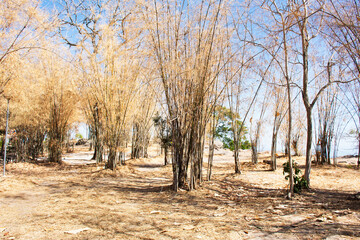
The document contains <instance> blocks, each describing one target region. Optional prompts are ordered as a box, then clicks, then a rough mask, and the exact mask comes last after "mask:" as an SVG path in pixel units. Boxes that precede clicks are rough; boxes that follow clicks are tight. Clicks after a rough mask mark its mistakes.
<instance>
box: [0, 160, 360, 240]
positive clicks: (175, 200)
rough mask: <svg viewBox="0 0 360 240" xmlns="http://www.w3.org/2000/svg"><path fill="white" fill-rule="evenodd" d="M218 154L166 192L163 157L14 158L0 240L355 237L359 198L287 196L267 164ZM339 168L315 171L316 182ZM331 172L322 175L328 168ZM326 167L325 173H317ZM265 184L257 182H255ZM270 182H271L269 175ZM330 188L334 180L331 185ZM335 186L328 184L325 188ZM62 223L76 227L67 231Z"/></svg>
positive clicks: (5, 183) (0, 211) (0, 214)
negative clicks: (193, 185)
mask: <svg viewBox="0 0 360 240" xmlns="http://www.w3.org/2000/svg"><path fill="white" fill-rule="evenodd" d="M242 167H243V170H244V171H243V174H242V175H234V174H232V165H231V159H229V162H227V163H226V162H224V161H219V162H218V164H217V165H216V166H215V169H214V176H213V181H211V182H204V183H203V184H202V187H201V188H199V189H197V190H196V191H192V192H186V191H180V192H178V193H174V192H172V191H170V190H169V186H170V184H171V177H172V176H171V166H166V167H164V166H162V158H161V157H155V158H151V159H143V160H131V161H128V163H127V165H126V166H122V167H120V168H119V169H118V170H117V171H116V172H115V173H113V172H111V171H109V170H104V169H102V167H96V166H57V165H49V164H42V165H37V164H30V163H17V164H10V165H9V166H8V171H9V173H8V177H5V178H1V183H0V204H1V207H0V231H2V232H1V233H0V236H1V237H2V238H4V239H9V238H12V237H13V238H14V239H323V238H327V237H330V239H331V238H332V239H334V238H335V239H336V238H337V237H339V238H340V239H356V238H359V237H360V234H359V231H358V229H359V228H360V221H359V219H360V203H359V201H358V200H356V199H354V198H353V194H352V192H351V191H343V190H342V189H341V188H339V189H337V190H336V189H332V190H326V189H314V190H312V191H310V192H304V193H303V194H302V195H299V196H297V197H296V198H295V199H294V200H293V201H289V200H286V199H285V198H284V196H285V191H284V190H283V187H284V186H286V181H284V180H283V177H282V176H281V175H282V173H281V170H278V171H277V172H275V173H274V172H271V171H266V168H267V165H266V164H263V163H260V164H259V165H258V166H257V167H254V166H253V165H252V164H250V163H244V164H243V166H242ZM338 171H344V173H345V174H346V176H347V177H349V176H350V177H351V178H352V179H353V180H354V179H355V180H354V181H355V182H356V180H359V172H357V171H355V170H352V169H345V168H344V169H342V168H319V169H316V168H315V169H314V176H315V177H316V176H317V174H321V176H323V180H324V181H326V178H329V177H333V176H334V174H335V175H336V174H337V172H338ZM330 172H331V173H332V174H329V173H330ZM326 173H328V174H326ZM264 181H266V182H264ZM274 181H275V182H274ZM334 186H336V182H334ZM334 188H335V187H334ZM71 230H79V231H78V232H76V231H75V233H73V234H72V233H69V232H68V231H71Z"/></svg>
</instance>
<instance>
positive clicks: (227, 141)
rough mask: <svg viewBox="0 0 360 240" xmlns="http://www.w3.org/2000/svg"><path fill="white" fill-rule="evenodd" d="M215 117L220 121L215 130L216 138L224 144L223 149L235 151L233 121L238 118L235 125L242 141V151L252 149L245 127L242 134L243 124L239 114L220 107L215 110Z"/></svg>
mask: <svg viewBox="0 0 360 240" xmlns="http://www.w3.org/2000/svg"><path fill="white" fill-rule="evenodd" d="M215 115H216V116H215V117H216V119H217V120H218V124H217V126H216V130H215V137H216V138H218V139H220V140H221V142H222V143H223V147H224V148H226V149H230V150H231V151H233V150H234V149H235V144H234V128H233V127H232V119H233V118H236V121H235V124H236V126H237V131H238V132H237V133H236V134H238V136H239V140H240V146H239V148H240V149H249V148H250V147H251V144H250V142H249V141H248V140H247V139H246V136H245V135H246V134H247V132H248V130H247V128H246V127H245V126H244V127H243V129H242V130H241V133H240V128H241V125H242V122H241V121H240V120H238V119H239V118H240V116H239V114H237V113H232V112H231V111H230V109H228V108H226V107H222V106H218V107H217V108H216V110H215Z"/></svg>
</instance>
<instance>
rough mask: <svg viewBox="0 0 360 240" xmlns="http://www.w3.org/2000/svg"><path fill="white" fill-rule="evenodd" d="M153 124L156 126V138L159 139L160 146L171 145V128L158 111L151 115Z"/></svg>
mask: <svg viewBox="0 0 360 240" xmlns="http://www.w3.org/2000/svg"><path fill="white" fill-rule="evenodd" d="M153 121H154V125H155V127H156V128H157V134H158V138H159V139H160V141H161V146H162V147H171V144H172V136H171V128H170V126H169V124H168V123H167V121H166V119H163V118H162V117H161V116H160V115H159V114H158V113H157V114H156V116H155V117H153Z"/></svg>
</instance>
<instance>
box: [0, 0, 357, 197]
mask: <svg viewBox="0 0 360 240" xmlns="http://www.w3.org/2000/svg"><path fill="white" fill-rule="evenodd" d="M1 5H2V7H1V10H0V11H1V18H0V93H1V95H2V100H1V101H2V105H1V108H2V109H3V111H5V108H6V104H5V102H6V100H9V101H10V103H11V109H10V110H11V111H10V112H11V129H15V130H16V144H15V145H16V149H17V158H18V160H25V159H28V158H31V159H36V158H37V157H38V156H39V155H40V154H43V153H44V150H47V152H48V158H49V160H50V161H53V162H61V159H62V151H63V149H64V147H65V144H66V139H67V138H68V132H69V130H70V129H71V128H73V126H75V125H76V123H78V122H85V123H86V124H87V125H88V126H89V129H90V135H91V139H92V140H93V145H94V156H93V159H95V160H96V162H97V163H101V162H104V161H106V164H105V165H106V167H107V168H109V169H112V170H115V169H117V164H121V163H122V161H119V159H121V158H122V156H123V154H124V151H125V149H126V148H127V146H128V145H129V144H130V145H131V158H139V157H147V156H148V153H147V148H148V146H149V144H150V143H151V141H152V139H154V138H156V134H155V132H157V133H158V134H157V136H161V137H160V138H161V146H162V147H163V148H165V149H166V151H165V152H166V154H165V164H167V162H168V160H167V152H168V151H169V150H170V151H169V152H171V153H172V154H171V157H170V159H171V163H172V170H173V189H174V190H175V191H177V190H178V189H179V188H183V189H189V190H192V189H195V188H196V187H197V186H198V185H199V184H201V181H203V179H205V176H202V174H203V168H204V167H203V159H204V156H205V155H204V152H205V145H209V164H208V168H210V169H208V176H206V179H208V180H210V178H211V164H212V159H213V152H214V138H215V137H216V128H217V126H218V124H219V123H221V124H225V123H226V124H228V125H227V126H228V128H227V130H226V131H232V133H231V134H229V135H226V137H228V141H230V142H231V150H232V151H234V170H235V173H241V169H240V163H239V151H240V149H241V146H243V145H242V144H244V143H245V138H246V136H248V137H249V138H250V142H249V146H251V150H252V153H253V156H252V161H253V162H254V163H255V164H256V163H257V161H258V159H257V155H258V151H259V148H260V143H261V139H262V134H263V132H264V131H263V130H262V129H263V128H264V126H265V125H271V127H270V129H271V131H272V138H271V141H272V143H271V162H272V169H273V170H275V169H276V151H277V149H276V148H277V143H278V137H279V138H281V139H283V142H284V146H285V147H284V149H285V152H287V153H288V156H289V161H290V162H291V161H292V160H291V155H292V154H291V153H292V152H294V154H300V153H301V151H302V152H304V153H305V155H306V171H305V179H306V181H307V182H308V184H310V172H311V156H312V151H313V149H314V145H316V143H314V142H317V141H319V142H321V148H322V149H323V150H324V151H325V152H326V155H324V157H323V158H324V159H322V160H321V161H322V162H329V163H330V159H331V156H330V154H331V151H334V159H335V158H336V149H337V148H336V146H338V143H339V141H340V139H341V133H343V131H344V129H345V126H344V125H343V124H342V123H341V120H339V119H338V118H339V116H351V117H350V119H351V124H352V126H354V127H353V129H352V134H353V135H355V138H357V141H358V142H359V126H360V107H359V106H360V104H359V89H360V81H359V74H360V70H359V69H360V67H359V60H360V59H359V53H360V48H359V46H360V43H359V39H360V38H359V28H360V23H359V19H360V16H359V14H360V11H359V5H358V2H357V1H354V0H346V1H340V0H317V1H307V0H291V1H290V0H289V1H280V0H279V1H277V0H261V1H260V0H259V1H247V0H244V1H227V0H210V1H202V0H199V1H186V0H182V1H177V0H172V1H164V0H149V1H142V0H139V1H132V2H131V1H130V2H127V1H120V0H104V1H103V0H87V1H77V0H58V1H44V2H41V1H37V0H1ZM265 118H268V120H265ZM340 118H341V117H340ZM337 119H338V120H337ZM1 121H2V123H4V122H5V114H2V116H1ZM226 121H227V122H226ZM245 125H247V127H246V126H245ZM304 129H306V131H303V130H304ZM44 139H46V141H44ZM302 146H304V148H302V149H300V148H301V147H302ZM104 153H106V154H107V157H106V158H104ZM210 163H211V164H210ZM291 167H292V164H290V168H291ZM291 172H292V170H291ZM290 179H292V177H290ZM290 186H292V185H291V184H290ZM291 192H292V190H291V189H290V193H291Z"/></svg>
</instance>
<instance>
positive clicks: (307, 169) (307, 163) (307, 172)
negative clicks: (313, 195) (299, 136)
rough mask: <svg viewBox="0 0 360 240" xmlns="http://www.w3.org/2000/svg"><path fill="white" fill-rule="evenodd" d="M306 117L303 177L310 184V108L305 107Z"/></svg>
mask: <svg viewBox="0 0 360 240" xmlns="http://www.w3.org/2000/svg"><path fill="white" fill-rule="evenodd" d="M306 119H307V139H306V157H305V179H306V181H307V183H308V186H310V172H311V143H312V116H311V108H308V107H307V108H306Z"/></svg>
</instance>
